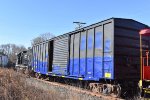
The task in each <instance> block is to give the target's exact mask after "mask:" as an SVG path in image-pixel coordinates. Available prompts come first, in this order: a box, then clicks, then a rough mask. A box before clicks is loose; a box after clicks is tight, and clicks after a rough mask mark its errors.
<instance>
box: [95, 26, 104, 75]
mask: <svg viewBox="0 0 150 100" xmlns="http://www.w3.org/2000/svg"><path fill="white" fill-rule="evenodd" d="M94 71H95V72H94V77H103V26H98V27H96V28H95V57H94Z"/></svg>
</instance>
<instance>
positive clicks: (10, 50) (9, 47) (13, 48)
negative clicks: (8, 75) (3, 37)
mask: <svg viewBox="0 0 150 100" xmlns="http://www.w3.org/2000/svg"><path fill="white" fill-rule="evenodd" d="M24 50H27V49H26V48H25V46H23V45H16V44H2V45H0V52H2V53H4V54H6V55H7V56H8V58H9V61H8V62H9V63H8V66H9V67H13V66H14V65H15V62H16V54H17V53H19V52H21V51H24Z"/></svg>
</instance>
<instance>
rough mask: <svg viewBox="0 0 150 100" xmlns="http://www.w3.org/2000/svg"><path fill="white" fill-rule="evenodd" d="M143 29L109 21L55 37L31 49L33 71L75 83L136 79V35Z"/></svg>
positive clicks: (125, 21)
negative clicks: (81, 81)
mask: <svg viewBox="0 0 150 100" xmlns="http://www.w3.org/2000/svg"><path fill="white" fill-rule="evenodd" d="M146 27H148V26H146V25H144V24H142V23H140V22H137V21H134V20H132V19H121V18H111V19H108V20H104V21H102V22H99V23H96V24H92V25H90V26H87V27H84V28H81V29H79V30H75V31H73V32H69V33H66V34H64V35H60V36H57V37H55V38H53V39H51V40H49V41H47V42H43V43H40V44H37V45H35V46H33V54H34V56H33V68H34V71H35V72H38V73H41V74H49V75H56V76H57V75H58V76H63V77H68V78H73V79H79V80H95V81H98V80H101V79H111V80H114V79H127V78H139V75H138V72H140V70H139V68H138V66H139V47H138V45H139V35H138V31H139V30H140V29H143V28H146ZM50 44H53V45H52V46H50ZM145 44H146V42H145ZM50 48H53V49H50ZM132 59H134V61H135V62H136V63H134V62H132ZM135 69H136V70H135ZM131 76H132V77H131Z"/></svg>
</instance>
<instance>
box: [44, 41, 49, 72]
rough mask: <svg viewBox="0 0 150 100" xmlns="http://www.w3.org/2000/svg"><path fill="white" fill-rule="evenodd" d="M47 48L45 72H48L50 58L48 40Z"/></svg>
mask: <svg viewBox="0 0 150 100" xmlns="http://www.w3.org/2000/svg"><path fill="white" fill-rule="evenodd" d="M45 46H46V47H45V48H46V50H45V68H44V70H45V72H47V71H48V67H49V66H48V59H49V52H48V42H46V44H45Z"/></svg>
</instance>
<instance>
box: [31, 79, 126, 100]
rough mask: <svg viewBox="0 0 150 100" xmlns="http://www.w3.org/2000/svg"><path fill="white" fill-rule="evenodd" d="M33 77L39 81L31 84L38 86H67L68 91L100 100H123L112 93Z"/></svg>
mask: <svg viewBox="0 0 150 100" xmlns="http://www.w3.org/2000/svg"><path fill="white" fill-rule="evenodd" d="M31 78H32V80H34V81H37V82H33V81H32V82H33V83H36V85H35V84H32V83H30V84H32V85H34V86H35V87H36V88H40V86H41V84H46V85H47V86H54V87H59V88H65V89H67V90H68V91H73V92H75V93H78V94H85V95H90V96H93V97H96V98H99V99H100V100H101V99H102V100H123V99H121V98H114V97H111V96H110V95H103V94H98V93H93V92H91V91H89V90H86V89H83V88H79V87H75V86H70V85H67V84H63V83H57V82H51V81H47V80H42V79H37V78H33V77H31ZM31 78H28V79H31ZM37 84H40V85H37ZM42 88H43V87H42ZM45 89H46V90H47V91H49V89H48V88H47V87H45Z"/></svg>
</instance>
